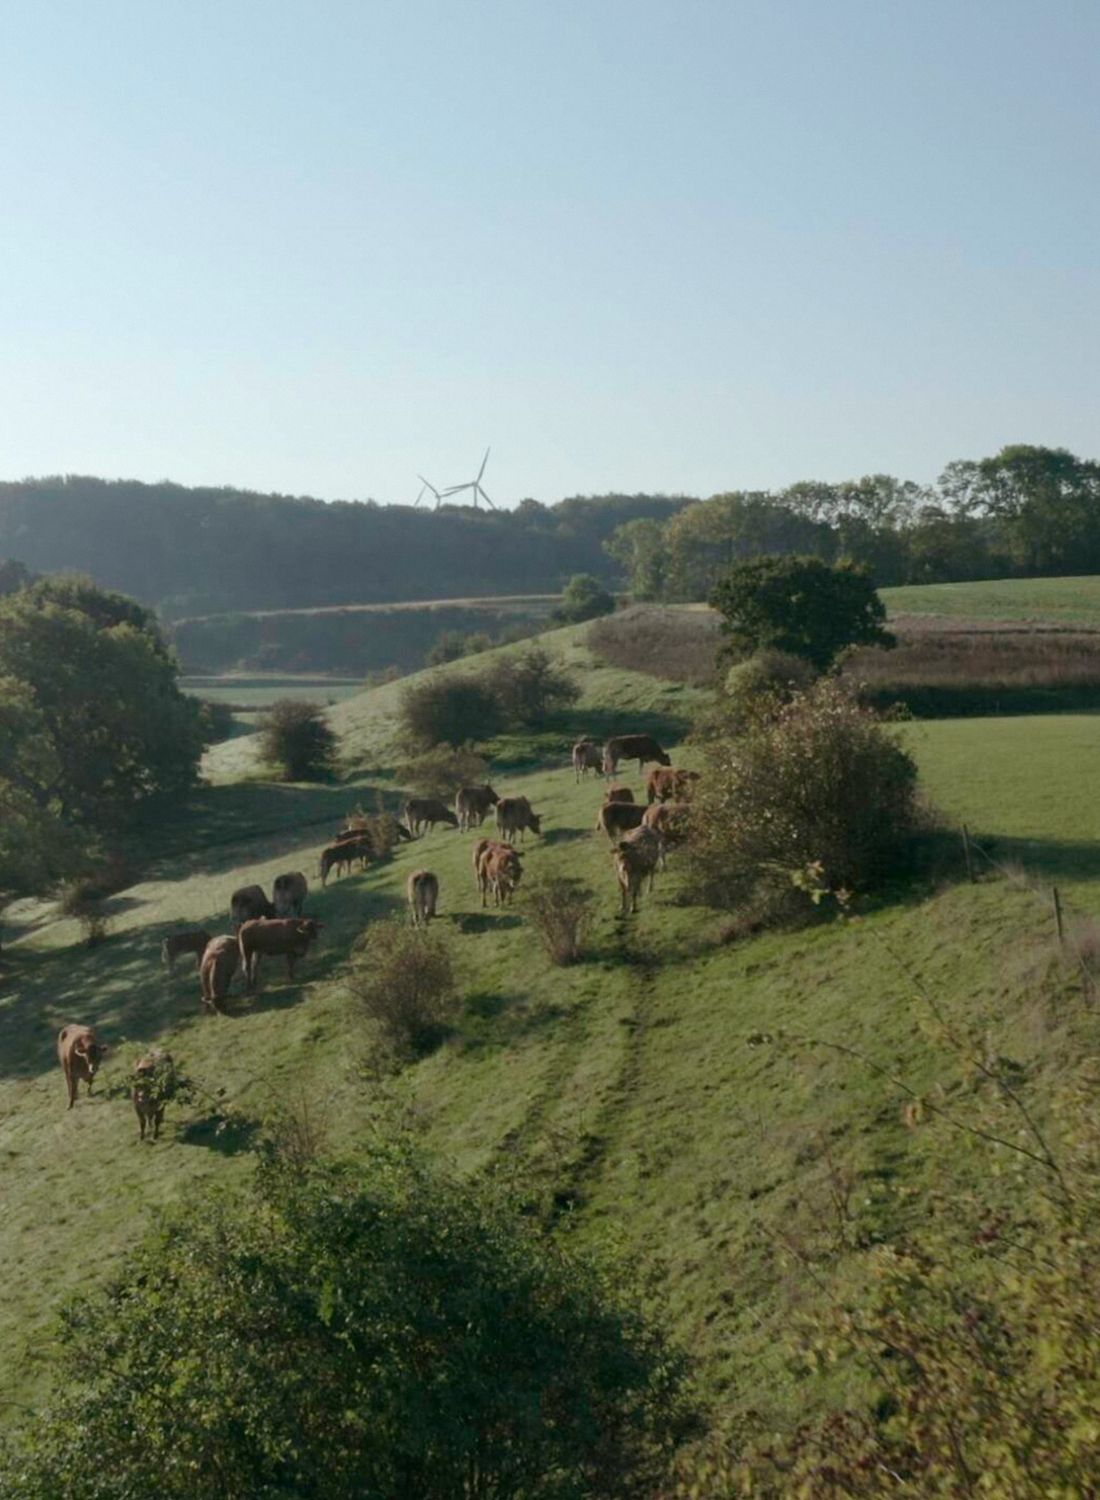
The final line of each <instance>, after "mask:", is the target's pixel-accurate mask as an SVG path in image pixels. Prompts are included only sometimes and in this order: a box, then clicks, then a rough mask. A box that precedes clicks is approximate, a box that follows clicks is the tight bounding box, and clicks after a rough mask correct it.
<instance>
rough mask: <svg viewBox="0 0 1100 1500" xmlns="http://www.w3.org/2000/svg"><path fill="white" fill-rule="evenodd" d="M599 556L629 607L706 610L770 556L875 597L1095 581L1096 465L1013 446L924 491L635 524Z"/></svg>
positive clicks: (860, 490)
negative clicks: (1040, 579) (983, 581)
mask: <svg viewBox="0 0 1100 1500" xmlns="http://www.w3.org/2000/svg"><path fill="white" fill-rule="evenodd" d="M607 550H608V552H609V553H610V555H611V556H612V557H613V558H614V560H615V561H616V562H617V563H618V564H619V566H620V567H621V568H622V569H623V572H624V575H625V580H626V586H627V587H628V588H629V590H630V592H631V594H632V595H633V596H634V598H636V599H666V600H670V601H674V600H696V599H705V598H706V597H707V595H708V594H709V592H710V590H711V589H712V588H713V587H714V584H715V583H716V581H717V580H718V578H719V576H720V575H721V573H722V571H723V570H724V569H725V568H727V567H728V566H729V565H730V564H731V563H734V562H737V561H739V560H742V559H745V558H750V557H758V556H763V555H765V554H768V553H787V554H800V555H803V556H810V557H817V558H820V559H822V560H823V561H826V562H840V561H848V562H854V563H858V564H861V565H862V566H864V567H866V568H867V570H868V572H869V573H870V575H871V577H872V578H873V579H874V582H875V583H876V584H877V585H878V586H879V587H886V586H890V585H893V584H904V583H947V582H956V581H959V582H961V581H965V580H967V579H978V578H1009V577H1029V576H1032V577H1033V576H1042V575H1046V576H1049V575H1058V574H1071V573H1073V574H1076V573H1094V572H1096V571H1097V570H1098V569H1100V463H1097V462H1094V461H1093V460H1090V459H1082V458H1078V457H1076V456H1075V455H1074V454H1072V453H1070V452H1068V451H1067V450H1066V449H1065V448H1043V447H1033V446H1029V445H1027V444H1016V445H1014V446H1012V447H1007V448H1003V449H1002V450H1001V451H1000V453H998V454H996V455H995V456H994V457H992V458H983V459H978V460H969V459H967V460H959V461H956V462H953V463H950V464H948V465H947V467H946V468H945V469H944V471H943V473H942V474H941V475H940V477H939V478H938V479H937V480H936V482H935V484H932V485H919V484H914V483H912V482H911V481H909V480H901V479H896V478H895V477H894V476H893V475H890V474H870V475H867V476H865V477H864V478H862V479H858V480H851V481H847V482H844V483H840V484H831V483H825V482H819V481H814V480H809V481H803V482H800V483H798V484H793V485H790V486H789V487H788V488H787V489H784V490H778V491H765V490H736V491H731V492H729V493H728V494H722V495H715V496H713V497H712V498H711V499H710V500H706V501H702V502H700V503H698V504H694V505H690V506H686V507H684V508H682V509H680V510H679V511H677V513H676V514H675V515H673V516H670V517H668V518H667V519H665V520H663V521H662V520H660V519H658V518H656V517H634V518H632V519H631V520H629V521H626V522H624V523H623V525H622V526H620V527H618V528H617V529H616V531H615V533H614V535H613V536H612V537H611V538H610V540H609V541H608V543H607Z"/></svg>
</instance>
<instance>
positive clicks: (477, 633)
mask: <svg viewBox="0 0 1100 1500" xmlns="http://www.w3.org/2000/svg"><path fill="white" fill-rule="evenodd" d="M492 644H493V642H492V639H491V638H490V636H489V635H488V633H487V632H486V631H484V630H472V631H468V632H463V631H460V630H444V631H443V633H442V634H441V635H440V637H439V639H438V640H437V641H436V643H435V645H434V646H433V647H432V648H431V650H430V651H429V652H428V654H427V656H426V657H425V658H424V661H425V665H426V666H429V667H441V666H442V665H443V664H444V663H445V662H449V661H459V660H460V659H461V658H462V657H463V656H477V655H479V654H480V653H481V652H482V651H488V650H489V649H490V647H491V646H492Z"/></svg>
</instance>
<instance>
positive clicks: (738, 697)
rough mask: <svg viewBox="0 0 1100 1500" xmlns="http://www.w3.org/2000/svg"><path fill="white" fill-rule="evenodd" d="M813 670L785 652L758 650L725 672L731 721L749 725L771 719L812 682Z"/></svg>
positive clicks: (802, 660)
mask: <svg viewBox="0 0 1100 1500" xmlns="http://www.w3.org/2000/svg"><path fill="white" fill-rule="evenodd" d="M814 676H815V674H814V669H813V667H811V666H810V664H809V662H808V661H806V660H805V659H804V658H803V657H801V656H791V655H790V653H789V652H786V651H758V652H757V653H756V655H755V656H750V657H749V659H748V660H747V661H741V662H738V663H737V664H736V666H732V667H730V669H729V671H728V672H727V673H726V684H725V701H724V703H723V708H728V710H729V713H730V714H731V715H732V717H733V720H734V722H736V721H738V720H740V721H741V722H742V723H744V724H751V723H754V722H756V721H757V720H759V719H763V718H770V717H773V716H774V714H775V713H776V712H777V711H778V710H779V709H780V708H782V707H783V705H784V704H785V703H789V702H790V701H791V699H792V698H793V697H794V696H795V694H796V693H804V692H805V691H806V689H807V688H808V687H809V686H810V685H811V684H812V682H813V681H814Z"/></svg>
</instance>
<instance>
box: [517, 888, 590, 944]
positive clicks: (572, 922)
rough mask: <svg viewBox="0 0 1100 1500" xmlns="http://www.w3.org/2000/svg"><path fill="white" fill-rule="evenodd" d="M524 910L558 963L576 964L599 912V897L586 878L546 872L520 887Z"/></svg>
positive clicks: (542, 941)
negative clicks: (587, 934) (546, 873)
mask: <svg viewBox="0 0 1100 1500" xmlns="http://www.w3.org/2000/svg"><path fill="white" fill-rule="evenodd" d="M519 905H520V909H521V910H522V911H523V914H524V916H525V917H526V918H527V920H528V921H529V922H530V924H531V926H532V927H533V928H534V929H535V932H536V933H537V934H538V939H539V942H540V943H541V944H542V946H543V948H544V949H545V950H546V953H547V956H548V957H549V958H550V960H551V962H552V963H555V964H575V963H577V962H578V961H579V960H580V958H581V955H582V946H583V943H584V937H585V933H586V932H587V930H588V929H589V927H590V926H591V924H592V921H593V918H594V915H595V905H596V901H595V897H594V896H593V894H592V891H591V890H590V889H589V887H588V886H587V885H586V884H585V883H584V881H583V880H577V879H575V878H573V877H572V876H569V875H544V876H541V877H539V878H537V879H534V880H530V881H528V882H527V883H526V884H525V885H524V886H523V887H522V888H521V890H520V895H519Z"/></svg>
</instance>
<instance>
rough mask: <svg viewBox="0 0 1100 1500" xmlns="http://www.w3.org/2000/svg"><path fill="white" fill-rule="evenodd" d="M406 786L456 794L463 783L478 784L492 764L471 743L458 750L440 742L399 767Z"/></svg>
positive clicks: (441, 794)
mask: <svg viewBox="0 0 1100 1500" xmlns="http://www.w3.org/2000/svg"><path fill="white" fill-rule="evenodd" d="M396 774H397V779H398V781H399V782H400V783H401V785H402V786H407V787H411V788H412V790H413V791H414V792H419V793H420V794H421V795H422V796H424V797H443V798H444V799H446V798H449V797H453V796H454V794H455V793H456V792H457V791H458V789H459V787H460V786H478V785H480V784H481V783H482V782H484V781H485V780H486V778H487V777H488V774H489V764H488V762H487V761H486V760H485V758H484V756H481V755H478V753H477V752H476V750H473V749H472V748H471V747H470V746H469V745H463V746H461V747H460V748H459V749H457V750H453V749H451V748H450V747H449V746H448V745H437V746H436V747H435V749H434V750H426V751H425V752H424V754H423V755H417V756H414V757H413V759H412V760H407V761H405V763H404V764H403V765H400V766H398V767H397V768H396Z"/></svg>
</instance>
